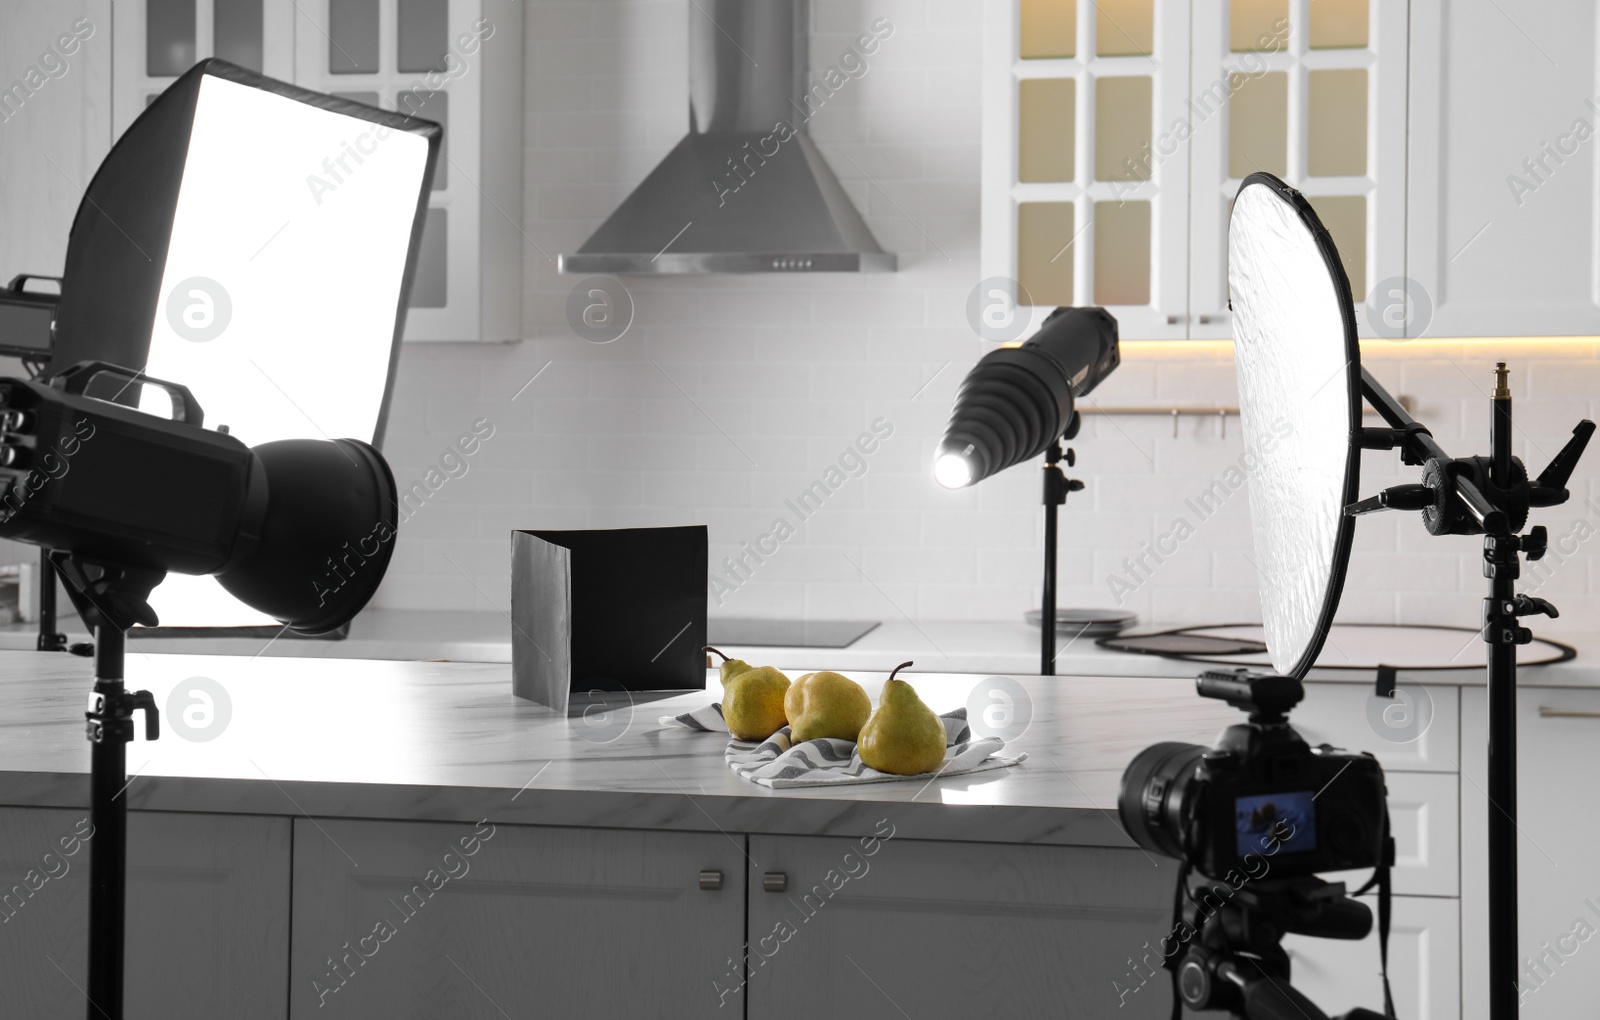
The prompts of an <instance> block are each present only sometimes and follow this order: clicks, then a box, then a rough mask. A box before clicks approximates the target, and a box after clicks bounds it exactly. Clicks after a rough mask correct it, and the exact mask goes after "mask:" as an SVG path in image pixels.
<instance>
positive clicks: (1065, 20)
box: [983, 0, 1189, 339]
mask: <svg viewBox="0 0 1600 1020" xmlns="http://www.w3.org/2000/svg"><path fill="white" fill-rule="evenodd" d="M997 7H1003V8H1004V11H1002V12H1000V13H999V14H998V15H997V16H996V17H995V20H994V22H992V23H991V26H990V27H991V31H990V33H989V35H988V37H987V41H986V46H987V47H988V48H989V52H988V53H987V54H986V58H985V59H986V63H987V64H989V66H991V67H994V66H1000V67H1003V68H1004V69H1005V73H1004V74H999V73H997V74H993V75H990V76H989V80H988V83H987V88H988V89H989V90H990V93H989V95H988V96H986V100H985V118H984V156H983V161H984V163H983V175H984V186H983V192H984V193H983V263H984V267H985V268H984V270H983V275H984V276H985V277H986V278H994V277H999V278H1002V279H1003V280H1004V281H1005V282H1006V285H1007V286H1009V287H1011V288H1013V294H1014V300H1015V301H1016V303H1017V305H1018V306H1019V309H1018V311H1019V312H1020V313H1021V314H1024V315H1026V316H1028V317H1029V318H1030V319H1031V320H1032V325H1034V326H1037V325H1038V323H1039V322H1041V321H1042V319H1043V317H1044V315H1046V314H1048V313H1049V311H1050V310H1051V309H1053V308H1055V307H1056V306H1057V305H1070V304H1077V305H1103V306H1105V307H1106V308H1108V309H1109V310H1110V311H1111V312H1112V314H1114V315H1115V316H1116V317H1117V319H1118V322H1119V324H1120V326H1121V329H1122V334H1123V335H1124V336H1128V337H1137V338H1146V339H1149V338H1156V339H1172V338H1183V337H1185V336H1187V335H1188V332H1187V329H1188V326H1187V321H1186V319H1187V293H1186V291H1187V288H1188V280H1187V276H1186V260H1187V251H1186V249H1187V238H1186V234H1187V230H1188V178H1189V165H1188V164H1189V153H1188V147H1187V145H1184V144H1182V140H1175V139H1172V138H1170V137H1169V134H1170V132H1169V125H1171V124H1173V123H1174V122H1176V121H1177V120H1178V119H1179V118H1180V117H1181V116H1182V114H1183V109H1184V103H1185V100H1186V99H1187V94H1188V79H1189V73H1188V62H1189V14H1188V5H1187V4H1158V3H1155V2H1154V0H1101V2H1099V3H1094V2H1091V0H1008V2H1007V3H1005V4H1001V5H997Z"/></svg>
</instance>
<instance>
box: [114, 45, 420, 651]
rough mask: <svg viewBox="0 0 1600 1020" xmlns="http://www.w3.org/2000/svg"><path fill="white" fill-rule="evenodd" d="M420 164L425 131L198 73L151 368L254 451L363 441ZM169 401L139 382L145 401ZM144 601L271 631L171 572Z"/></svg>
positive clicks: (369, 427) (374, 404)
mask: <svg viewBox="0 0 1600 1020" xmlns="http://www.w3.org/2000/svg"><path fill="white" fill-rule="evenodd" d="M427 156H428V143H427V139H426V138H425V137H422V136H420V135H416V134H412V133H410V132H406V131H396V130H392V129H389V128H384V127H380V126H379V125H376V124H373V123H371V122H368V121H365V120H361V119H359V118H356V117H350V116H347V115H345V114H341V113H334V112H331V111H328V110H321V109H317V108H315V107H312V106H308V105H306V104H304V103H301V102H297V101H295V100H293V99H289V98H286V97H284V96H280V95H276V94H273V93H270V92H265V91H262V90H260V89H255V88H251V87H249V86H246V85H241V84H238V83H237V82H233V81H229V80H227V79H223V78H217V77H214V76H210V75H208V76H206V77H205V79H204V80H203V82H202V83H201V86H200V94H199V100H198V105H197V108H196V110H195V119H194V129H193V134H192V136H191V139H190V143H189V152H188V158H187V161H186V163H185V166H184V173H183V181H182V185H181V187H180V190H179V193H178V203H177V210H176V213H175V216H174V222H173V228H172V241H171V247H170V248H169V250H168V252H167V261H166V265H165V269H164V273H163V277H162V284H161V300H160V304H159V306H158V308H157V311H156V316H155V321H154V323H152V325H151V341H150V355H149V360H148V362H147V366H146V371H147V372H148V373H149V374H150V375H151V376H154V377H156V378H158V379H169V380H172V381H174V382H179V383H183V384H184V385H186V386H188V387H189V388H190V389H191V390H193V391H194V394H195V396H196V397H197V398H198V399H199V401H200V405H201V407H203V408H204V409H205V413H206V425H207V427H211V428H214V427H216V426H217V425H219V424H225V425H227V426H228V428H229V430H230V431H231V432H232V433H233V435H235V436H237V437H238V438H239V439H240V440H241V441H243V442H244V443H246V444H247V445H250V446H258V445H260V444H262V443H266V442H270V441H272V440H275V439H290V438H309V439H339V438H353V439H360V440H365V441H371V440H372V438H373V435H374V431H375V429H376V427H377V423H378V416H379V412H380V408H381V406H382V402H383V397H384V388H385V385H386V383H387V379H388V370H389V356H390V351H391V347H392V344H393V342H394V335H395V316H396V314H397V310H398V308H399V301H400V285H401V281H402V278H403V275H404V270H405V260H406V253H407V250H408V248H409V245H410V240H411V227H412V223H413V220H414V217H415V214H416V209H417V203H418V199H419V196H420V195H421V193H422V181H423V176H424V173H425V170H426V167H427ZM146 402H149V403H148V405H147V404H146ZM165 403H166V401H165V398H164V395H163V394H160V393H159V392H158V391H155V390H154V388H153V387H145V390H144V395H143V397H141V406H148V408H149V409H150V410H153V411H157V412H160V411H163V410H164V409H165V406H164V405H165ZM308 583H309V582H308ZM151 604H152V605H153V606H154V607H155V609H156V612H157V613H158V614H159V615H160V617H161V622H162V624H163V625H164V626H250V625H263V624H270V623H272V622H273V621H272V620H270V619H268V618H267V617H265V616H263V615H261V614H260V613H257V612H255V611H253V610H250V609H248V608H247V607H245V606H244V605H243V604H242V603H240V602H238V601H237V600H235V599H234V598H233V597H232V596H231V595H229V594H227V593H226V592H224V591H223V590H222V589H221V588H220V587H219V586H218V585H217V584H216V582H215V581H213V580H212V579H211V578H208V577H179V576H176V575H173V576H169V577H168V579H167V580H166V581H165V582H164V583H163V584H162V585H161V586H160V587H159V588H157V589H156V591H155V593H154V595H153V596H152V598H151Z"/></svg>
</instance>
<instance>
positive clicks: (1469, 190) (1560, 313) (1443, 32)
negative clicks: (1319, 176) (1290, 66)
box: [1408, 0, 1600, 336]
mask: <svg viewBox="0 0 1600 1020" xmlns="http://www.w3.org/2000/svg"><path fill="white" fill-rule="evenodd" d="M1596 32H1597V24H1596V6H1595V4H1594V2H1593V0H1551V2H1549V3H1540V4H1509V3H1500V4H1495V3H1450V4H1435V3H1417V4H1412V5H1411V64H1412V69H1411V90H1410V91H1411V102H1410V117H1411V129H1410V137H1411V146H1410V153H1409V157H1410V168H1409V172H1408V178H1409V182H1410V188H1409V196H1410V197H1409V208H1408V224H1409V234H1410V239H1411V240H1410V245H1409V248H1410V252H1409V266H1410V273H1409V275H1410V276H1411V278H1412V279H1414V280H1415V281H1416V282H1417V283H1418V284H1420V285H1421V286H1422V287H1423V288H1424V289H1425V291H1426V293H1427V296H1428V298H1429V300H1430V302H1431V304H1432V316H1431V321H1430V322H1429V323H1428V324H1427V325H1426V328H1425V330H1424V331H1423V334H1422V335H1427V336H1575V335H1583V336H1593V335H1595V334H1596V333H1600V223H1597V220H1596V215H1597V207H1596V202H1597V199H1600V178H1597V168H1600V164H1597V163H1596V160H1595V147H1596V145H1600V139H1596V137H1595V136H1596V133H1597V132H1596V126H1597V125H1596V122H1597V120H1600V82H1597V79H1596V72H1597V59H1596V56H1597V48H1600V40H1597V35H1596Z"/></svg>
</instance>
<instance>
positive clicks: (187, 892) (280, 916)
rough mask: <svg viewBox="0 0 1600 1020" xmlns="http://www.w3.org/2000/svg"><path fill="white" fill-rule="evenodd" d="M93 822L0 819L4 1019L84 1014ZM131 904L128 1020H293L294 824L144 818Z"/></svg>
mask: <svg viewBox="0 0 1600 1020" xmlns="http://www.w3.org/2000/svg"><path fill="white" fill-rule="evenodd" d="M88 816H89V812H88V811H87V810H84V811H69V810H63V809H55V808H0V987H3V988H4V997H5V1003H4V1006H3V1007H0V1012H3V1013H4V1014H5V1015H6V1016H18V1017H29V1018H31V1020H54V1018H57V1017H59V1018H62V1020H68V1018H70V1020H81V1018H82V1017H83V1015H84V1012H85V1005H84V994H85V990H86V989H87V988H88V981H87V973H88V962H89V961H88V935H89V856H90V854H91V853H93V850H94V840H93V838H92V836H91V838H89V839H87V840H85V839H83V838H82V837H83V836H84V835H85V834H90V833H92V831H93V830H92V829H91V827H90V825H89V822H88ZM127 902H128V907H127V910H128V924H127V959H126V968H127V979H126V980H127V985H126V992H125V999H126V1002H125V1005H126V1012H127V1016H128V1017H129V1018H130V1020H158V1018H159V1020H169V1018H172V1017H222V1016H226V1017H239V1018H262V1020H266V1018H271V1020H282V1018H283V1017H284V1016H285V1015H286V1014H287V1013H288V1002H287V996H288V979H289V959H288V957H289V952H288V949H289V945H288V943H289V821H288V819H286V818H256V817H245V816H239V815H186V814H164V813H151V812H143V811H136V812H134V813H133V814H132V816H131V817H130V818H129V819H128V901H127Z"/></svg>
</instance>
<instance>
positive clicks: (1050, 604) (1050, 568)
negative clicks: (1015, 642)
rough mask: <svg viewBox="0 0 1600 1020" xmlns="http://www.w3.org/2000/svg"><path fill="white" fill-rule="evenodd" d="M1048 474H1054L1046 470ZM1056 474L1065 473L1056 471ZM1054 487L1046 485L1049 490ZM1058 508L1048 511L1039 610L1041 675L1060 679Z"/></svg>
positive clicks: (1047, 503) (1050, 505) (1048, 508)
mask: <svg viewBox="0 0 1600 1020" xmlns="http://www.w3.org/2000/svg"><path fill="white" fill-rule="evenodd" d="M1045 470H1046V471H1048V470H1050V469H1049V468H1045ZM1055 470H1056V473H1057V474H1059V473H1060V472H1061V469H1060V468H1056V469H1055ZM1049 487H1050V483H1049V481H1048V480H1046V482H1045V488H1046V489H1048V488H1049ZM1057 516H1058V514H1057V512H1056V507H1055V505H1054V504H1051V503H1049V502H1046V503H1045V507H1044V598H1043V599H1041V600H1040V603H1039V605H1040V610H1039V675H1040V676H1055V675H1056V518H1057Z"/></svg>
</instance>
